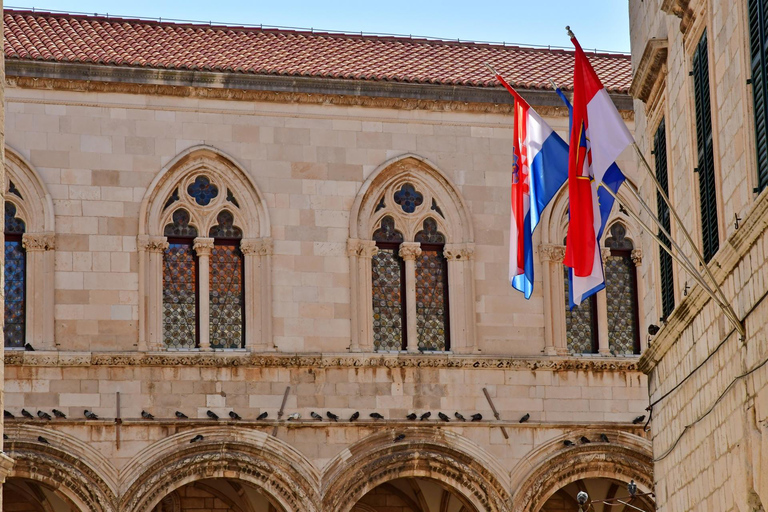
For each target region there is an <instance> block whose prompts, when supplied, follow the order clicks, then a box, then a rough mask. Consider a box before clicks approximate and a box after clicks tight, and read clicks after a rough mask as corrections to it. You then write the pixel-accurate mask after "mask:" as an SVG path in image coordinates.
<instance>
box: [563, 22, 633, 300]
mask: <svg viewBox="0 0 768 512" xmlns="http://www.w3.org/2000/svg"><path fill="white" fill-rule="evenodd" d="M571 41H572V42H573V45H574V46H575V48H576V51H575V57H576V62H575V66H574V73H573V120H572V123H571V137H570V141H571V142H570V148H569V160H568V196H569V211H570V222H569V224H568V237H567V240H566V245H565V260H564V263H565V265H566V266H568V267H571V268H572V269H573V276H574V277H575V278H585V279H578V280H576V281H578V283H579V286H580V287H583V288H584V289H583V290H574V297H579V298H580V299H584V298H586V297H587V296H589V295H590V293H589V292H590V291H591V292H592V293H594V291H597V290H599V289H602V283H603V281H604V279H603V268H602V260H601V258H600V246H599V243H598V240H597V234H598V233H599V232H600V227H601V214H600V208H599V205H598V202H597V195H598V194H597V189H598V186H599V185H600V183H601V182H602V181H603V178H604V176H605V174H606V171H608V169H609V168H610V167H611V166H613V164H614V162H615V161H616V159H617V158H618V157H619V155H620V154H621V153H622V152H623V151H624V150H625V149H626V148H627V146H629V145H631V144H632V143H633V142H634V139H633V138H632V135H631V134H630V133H629V130H628V129H627V126H626V125H625V124H624V120H623V119H622V118H621V115H620V114H619V112H618V110H616V107H615V105H614V104H613V101H612V100H611V98H610V97H609V96H608V92H607V91H606V90H605V88H604V87H603V84H602V83H601V82H600V79H599V78H598V77H597V73H595V70H594V69H593V68H592V65H591V64H590V63H589V60H587V57H586V55H584V51H583V50H582V49H581V46H580V45H579V42H578V41H577V40H576V38H575V37H574V38H571ZM580 302H581V300H578V302H576V304H578V303H580Z"/></svg>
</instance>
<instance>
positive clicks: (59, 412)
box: [52, 409, 67, 420]
mask: <svg viewBox="0 0 768 512" xmlns="http://www.w3.org/2000/svg"><path fill="white" fill-rule="evenodd" d="M52 412H53V415H54V416H56V417H57V418H61V419H63V420H65V419H67V415H66V414H64V413H63V412H61V411H60V410H58V409H54V410H53V411H52Z"/></svg>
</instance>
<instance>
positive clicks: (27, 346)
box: [24, 343, 35, 352]
mask: <svg viewBox="0 0 768 512" xmlns="http://www.w3.org/2000/svg"><path fill="white" fill-rule="evenodd" d="M24 350H26V351H27V352H34V351H35V347H33V346H32V345H30V344H29V343H25V344H24Z"/></svg>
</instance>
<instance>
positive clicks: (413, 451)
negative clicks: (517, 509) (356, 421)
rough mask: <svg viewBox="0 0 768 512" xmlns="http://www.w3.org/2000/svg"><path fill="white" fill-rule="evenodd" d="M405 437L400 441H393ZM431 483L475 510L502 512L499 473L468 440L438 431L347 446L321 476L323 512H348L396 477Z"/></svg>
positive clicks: (504, 496) (382, 435) (381, 436)
mask: <svg viewBox="0 0 768 512" xmlns="http://www.w3.org/2000/svg"><path fill="white" fill-rule="evenodd" d="M398 434H405V440H404V442H393V441H392V440H393V438H394V437H395V436H397V435H398ZM406 477H416V478H426V479H431V480H436V481H438V482H439V483H441V484H442V485H444V486H448V487H450V488H452V489H454V490H455V491H456V492H457V493H458V494H460V495H461V496H462V497H463V498H464V499H465V500H466V501H467V502H468V503H470V504H471V505H472V506H473V507H474V508H475V509H477V510H478V511H483V512H508V511H511V510H512V509H511V508H510V503H511V502H510V496H509V493H508V492H507V487H506V485H505V483H506V481H507V477H506V475H505V471H504V469H503V468H502V467H501V465H500V464H499V463H498V461H496V460H495V459H494V457H493V456H492V455H490V454H489V453H487V452H486V451H485V450H483V449H482V448H480V447H479V446H477V445H476V444H474V443H473V442H471V441H469V440H468V439H466V438H464V437H462V436H460V435H458V434H455V433H453V432H449V431H446V430H443V429H435V428H425V427H409V428H406V429H397V430H394V429H387V430H382V431H381V432H378V433H376V434H373V435H371V436H369V437H367V438H365V439H363V440H361V441H359V442H357V443H356V444H354V445H352V446H350V447H349V448H348V449H347V450H345V451H344V452H343V453H341V454H339V455H338V456H336V457H335V458H334V459H333V460H331V461H330V462H329V463H328V465H327V466H326V468H325V470H324V472H323V485H322V489H323V509H324V510H335V511H337V512H350V510H352V508H353V507H354V505H355V504H356V503H357V502H358V501H359V500H360V499H361V498H362V497H363V496H364V495H365V494H366V493H367V492H369V491H370V490H371V489H373V488H375V487H377V486H379V485H381V484H383V483H386V482H389V481H391V480H394V479H397V478H406Z"/></svg>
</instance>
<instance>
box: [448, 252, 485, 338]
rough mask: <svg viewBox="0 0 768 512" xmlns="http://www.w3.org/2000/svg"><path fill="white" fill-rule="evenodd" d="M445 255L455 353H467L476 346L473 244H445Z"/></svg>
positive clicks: (450, 320) (451, 330)
mask: <svg viewBox="0 0 768 512" xmlns="http://www.w3.org/2000/svg"><path fill="white" fill-rule="evenodd" d="M443 255H444V256H445V258H446V259H447V260H448V289H447V290H446V293H448V307H449V313H448V319H449V320H448V321H449V322H450V335H451V339H450V347H451V351H452V352H456V353H468V352H471V351H472V350H473V349H474V348H475V347H476V346H477V343H476V340H475V323H474V318H475V288H474V272H473V262H472V257H473V256H474V244H446V245H445V247H444V249H443Z"/></svg>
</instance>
